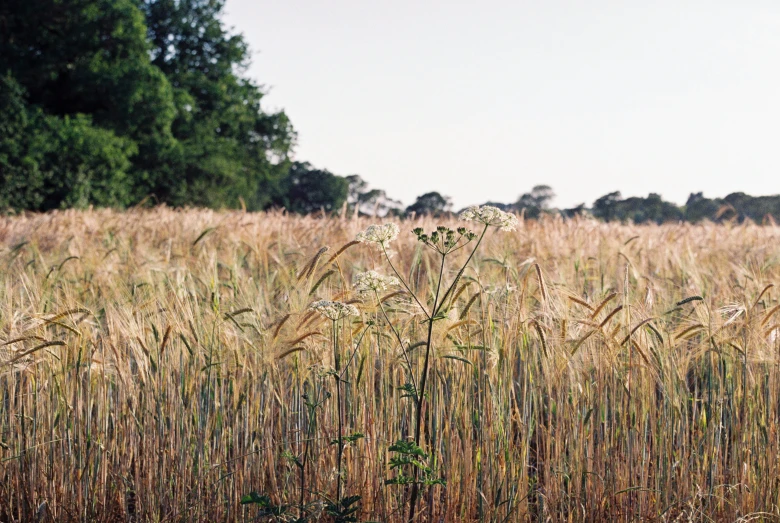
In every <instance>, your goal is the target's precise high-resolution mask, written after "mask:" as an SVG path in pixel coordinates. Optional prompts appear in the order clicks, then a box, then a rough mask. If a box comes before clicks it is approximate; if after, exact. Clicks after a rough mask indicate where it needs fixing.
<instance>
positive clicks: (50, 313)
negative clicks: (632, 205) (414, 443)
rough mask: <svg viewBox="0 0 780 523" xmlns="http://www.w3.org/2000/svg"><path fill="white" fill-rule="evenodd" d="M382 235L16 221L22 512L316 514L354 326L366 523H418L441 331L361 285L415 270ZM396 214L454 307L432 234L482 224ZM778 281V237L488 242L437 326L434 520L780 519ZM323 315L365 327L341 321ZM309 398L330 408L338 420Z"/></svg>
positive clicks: (530, 229)
mask: <svg viewBox="0 0 780 523" xmlns="http://www.w3.org/2000/svg"><path fill="white" fill-rule="evenodd" d="M372 223H381V222H377V221H375V220H373V219H369V218H359V217H341V218H314V217H292V216H286V215H283V214H252V213H241V212H214V211H207V210H182V211H174V210H171V209H166V208H157V209H152V210H131V211H127V212H122V213H120V212H114V211H108V210H101V211H62V212H53V213H49V214H42V215H36V214H31V215H21V216H17V217H4V218H2V219H0V270H1V271H2V272H0V274H1V275H2V280H1V281H0V295H1V296H2V302H1V303H0V331H1V332H2V334H1V335H0V344H2V345H1V346H0V521H115V520H123V521H139V522H140V521H253V520H255V519H256V517H257V514H258V510H259V509H258V508H257V507H256V506H253V505H241V504H240V500H241V498H242V497H243V496H244V495H246V494H248V493H250V492H253V491H254V492H257V493H258V494H261V495H267V496H268V499H270V500H271V501H272V502H273V503H274V504H277V505H283V504H295V503H296V502H297V500H298V499H299V496H300V495H301V492H300V490H301V489H300V487H301V485H300V482H299V468H300V467H299V466H298V465H297V463H296V460H299V461H300V456H302V455H303V453H304V448H305V446H306V445H308V446H309V447H308V448H309V450H308V452H309V454H308V455H309V462H308V463H307V465H306V487H305V492H304V497H305V498H306V500H307V501H311V502H313V501H314V500H315V499H325V498H326V497H327V496H331V495H332V493H333V492H334V490H335V489H336V472H337V468H338V467H337V464H336V459H337V455H336V447H337V446H338V445H333V444H331V442H332V441H333V439H334V438H336V437H337V427H336V423H337V418H338V411H339V408H338V405H337V401H336V395H335V392H334V386H333V378H332V377H331V376H330V375H329V370H330V367H331V366H332V364H333V363H332V362H333V358H332V340H333V336H334V333H333V329H334V328H336V327H334V326H336V325H337V329H338V331H339V332H338V336H337V339H338V340H339V341H338V343H340V344H341V345H342V347H343V351H344V354H345V355H351V354H353V351H354V357H351V358H347V357H345V358H344V359H343V365H344V380H343V383H344V385H343V390H342V394H341V410H342V413H343V420H344V424H345V432H347V433H361V434H362V435H363V437H362V438H356V439H355V441H351V442H350V443H349V445H346V447H345V449H344V457H343V459H344V465H343V474H342V478H343V490H344V492H345V493H347V494H352V495H359V496H361V497H362V499H361V500H360V510H359V512H358V513H357V514H356V515H357V516H358V517H359V518H360V521H367V520H370V521H383V522H393V521H404V518H405V516H406V513H405V511H404V508H403V505H404V498H405V496H408V492H407V491H406V490H405V489H404V487H403V486H398V485H386V484H385V482H386V480H387V479H389V478H391V477H392V476H393V474H394V472H393V471H392V470H390V466H389V461H390V453H389V451H388V449H389V447H390V446H391V445H392V444H393V443H394V442H396V441H397V440H399V439H403V438H405V437H409V436H410V433H411V430H412V429H411V427H412V423H413V417H414V408H413V407H414V406H413V403H412V401H411V400H410V399H409V398H408V397H404V396H405V394H404V389H403V388H401V387H403V385H404V384H405V383H406V382H407V381H408V380H407V377H406V372H405V368H404V363H403V361H404V353H406V356H407V357H408V358H409V359H410V361H411V364H412V365H413V367H414V368H415V369H418V368H419V366H420V365H421V364H422V357H423V350H421V349H420V347H419V343H418V342H419V341H420V340H424V339H425V336H426V331H427V325H426V324H425V323H424V322H423V320H424V316H422V315H421V314H420V308H419V307H418V306H417V305H416V303H415V302H414V301H413V300H412V299H411V297H410V295H409V294H408V293H406V292H402V288H400V287H399V288H395V289H391V290H388V291H387V292H386V293H384V294H383V295H382V296H380V297H379V298H380V299H381V300H382V301H381V304H382V306H381V307H379V306H378V304H377V299H375V298H373V297H371V296H369V297H366V296H364V295H360V294H358V293H356V292H355V291H354V290H353V287H352V284H353V280H354V276H355V275H356V274H357V273H358V272H362V271H366V270H369V269H374V270H376V271H378V272H381V273H383V274H391V273H390V270H389V267H388V265H387V262H386V261H385V260H384V259H383V258H382V257H381V256H380V254H379V252H378V251H377V250H376V249H375V248H373V247H372V246H369V245H366V244H362V243H351V242H353V240H354V239H355V237H356V234H357V233H359V232H360V231H362V230H364V229H365V228H366V227H367V226H368V225H370V224H372ZM397 223H398V225H399V226H400V228H401V234H400V236H399V237H398V239H397V240H395V241H394V242H393V243H392V249H393V250H394V251H395V255H394V256H393V258H392V261H393V263H394V264H395V266H396V267H397V268H398V270H399V272H400V273H401V274H402V275H404V277H405V278H407V280H408V281H410V282H412V286H413V288H414V290H415V291H417V293H418V295H419V296H422V297H428V298H431V299H432V296H433V294H434V291H433V288H434V287H435V286H436V284H437V282H436V274H437V270H438V267H435V266H434V265H435V263H436V259H435V258H434V257H433V256H432V255H431V252H430V251H428V250H425V249H424V248H423V247H422V245H421V244H420V243H418V242H417V239H416V238H415V236H414V234H412V233H411V232H410V231H411V230H412V229H413V228H414V227H418V226H419V227H423V228H424V229H425V230H430V229H434V228H435V227H436V226H437V225H439V224H440V223H441V224H443V225H448V226H451V227H458V226H461V225H467V224H464V223H463V222H459V221H458V220H457V218H456V217H452V218H443V219H441V220H437V219H434V218H424V219H418V220H411V221H402V222H397ZM324 247H329V249H328V250H327V251H324V250H323V249H322V248H324ZM453 256H454V257H455V258H456V259H457V260H459V261H460V263H463V262H464V261H465V259H466V257H467V256H468V252H467V250H464V251H459V252H458V253H457V254H455V255H453ZM444 274H445V282H451V281H452V280H453V279H454V277H455V274H454V270H453V271H449V270H445V273H444ZM778 282H780V229H778V228H776V227H774V226H757V225H752V224H744V225H717V226H716V225H692V224H679V225H664V226H656V225H643V226H631V225H618V224H605V223H600V222H596V221H590V220H585V219H582V220H571V221H563V220H559V219H549V218H548V219H544V220H542V221H539V222H530V221H526V222H522V221H521V223H520V225H519V227H518V229H517V230H516V231H513V232H501V231H498V230H497V229H493V228H491V229H490V230H489V231H488V233H487V235H486V236H485V240H484V242H483V243H482V245H481V247H480V249H479V250H478V252H477V253H476V255H475V256H474V258H473V259H472V261H471V263H470V264H469V265H468V268H467V269H466V271H465V273H464V275H463V278H462V280H461V283H460V284H459V285H458V287H457V291H456V292H455V293H454V296H453V297H454V300H453V302H452V303H453V305H452V307H451V308H450V309H449V310H448V312H447V315H446V317H445V318H442V319H440V320H439V321H436V322H435V323H434V328H433V344H432V352H431V354H432V362H431V374H430V384H429V389H428V392H427V395H428V396H427V401H426V403H425V409H424V412H423V420H424V429H423V442H424V444H423V445H422V447H423V448H424V449H426V451H427V452H429V453H430V458H429V460H428V463H429V464H430V466H431V468H432V469H434V471H435V473H436V474H437V476H438V477H440V478H442V479H443V480H444V481H445V482H446V484H445V485H434V486H432V487H430V488H426V489H424V490H423V491H422V492H421V499H420V503H419V505H420V511H419V515H418V520H419V521H437V522H438V521H489V522H504V521H603V520H612V519H618V520H649V521H710V520H715V521H735V520H740V519H741V520H743V521H748V520H765V521H775V520H777V519H778V517H779V516H780V508H779V507H778V506H779V505H780V434H779V433H778V429H780V426H779V422H780V372H779V371H778V364H780V329H779V327H778V322H780V313H779V312H778V310H779V308H780V305H779V304H780V300H779V298H780V293H779V292H778V288H777V287H773V286H772V285H773V284H777V283H778ZM321 299H327V300H340V301H344V302H347V303H351V304H352V305H355V306H356V307H357V308H358V310H359V312H360V314H359V316H357V317H352V318H349V319H348V320H344V321H340V322H339V323H338V324H335V323H332V322H330V321H328V320H326V319H324V318H322V317H321V316H320V315H318V314H316V313H315V312H313V311H311V310H309V308H308V307H309V305H310V304H311V303H312V302H314V301H316V300H321ZM383 310H384V313H383V312H382V311H383ZM385 314H386V315H385ZM388 319H389V320H390V323H392V325H393V328H395V329H396V330H397V332H398V333H399V335H400V338H401V339H402V341H403V342H404V346H403V347H401V346H399V343H398V341H397V338H396V337H395V336H394V334H393V332H392V329H391V327H390V325H389V324H388V321H387V320H388ZM328 393H330V396H329V397H328ZM303 396H306V398H309V399H310V400H311V399H312V398H320V399H321V400H322V401H321V405H320V406H319V407H317V412H318V414H317V420H316V424H315V425H312V422H311V417H310V416H309V414H308V411H307V408H306V406H305V404H304V399H303ZM292 514H293V515H295V514H296V513H295V511H292ZM322 520H323V521H326V518H325V516H323V519H322Z"/></svg>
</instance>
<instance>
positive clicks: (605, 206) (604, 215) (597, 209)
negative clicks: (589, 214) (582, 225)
mask: <svg viewBox="0 0 780 523" xmlns="http://www.w3.org/2000/svg"><path fill="white" fill-rule="evenodd" d="M620 200H621V194H620V191H615V192H611V193H609V194H605V195H604V196H602V197H601V198H599V199H598V200H596V201H595V202H593V216H595V217H596V218H599V219H601V220H604V221H607V222H609V221H612V220H619V219H621V218H620V217H619V216H618V214H619V210H618V203H619V202H620Z"/></svg>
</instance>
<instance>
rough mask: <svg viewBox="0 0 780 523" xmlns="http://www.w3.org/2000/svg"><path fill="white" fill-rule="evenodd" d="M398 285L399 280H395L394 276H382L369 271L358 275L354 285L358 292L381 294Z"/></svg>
mask: <svg viewBox="0 0 780 523" xmlns="http://www.w3.org/2000/svg"><path fill="white" fill-rule="evenodd" d="M398 284H399V281H398V278H394V277H393V276H382V275H381V274H379V273H378V272H375V271H367V272H361V273H359V274H357V275H356V276H355V282H354V284H353V285H354V287H355V290H357V291H358V292H371V291H377V292H379V291H383V290H385V289H387V288H388V287H390V286H393V285H398Z"/></svg>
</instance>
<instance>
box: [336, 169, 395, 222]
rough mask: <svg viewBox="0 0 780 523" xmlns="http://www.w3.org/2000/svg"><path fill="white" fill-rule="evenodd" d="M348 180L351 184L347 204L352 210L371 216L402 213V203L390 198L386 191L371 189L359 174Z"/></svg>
mask: <svg viewBox="0 0 780 523" xmlns="http://www.w3.org/2000/svg"><path fill="white" fill-rule="evenodd" d="M346 179H347V182H348V183H349V190H348V194H347V203H348V204H349V206H350V209H352V210H354V209H357V210H358V212H360V213H362V214H367V215H369V216H387V215H388V214H400V213H401V211H402V209H403V207H402V206H401V202H400V201H398V200H393V199H392V198H390V197H388V196H387V193H386V192H385V191H384V190H382V189H369V188H368V183H367V182H366V181H365V180H363V178H361V177H360V176H359V175H357V174H351V175H349V176H347V177H346Z"/></svg>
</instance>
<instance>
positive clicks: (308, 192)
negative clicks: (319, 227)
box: [273, 162, 349, 214]
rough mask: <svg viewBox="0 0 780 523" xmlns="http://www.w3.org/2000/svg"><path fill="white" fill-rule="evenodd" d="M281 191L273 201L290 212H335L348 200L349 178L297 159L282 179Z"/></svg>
mask: <svg viewBox="0 0 780 523" xmlns="http://www.w3.org/2000/svg"><path fill="white" fill-rule="evenodd" d="M281 189H282V190H281V193H280V194H279V195H278V196H277V197H276V198H275V199H274V201H273V203H274V204H275V205H277V206H279V207H284V208H285V209H287V210H288V211H290V212H295V213H299V214H309V213H312V212H317V211H320V210H324V211H327V212H332V211H335V210H338V209H340V208H341V206H342V205H344V202H346V201H347V195H348V192H349V181H347V179H346V178H344V177H342V176H337V175H335V174H333V173H331V172H330V171H327V170H324V169H315V168H314V167H312V166H311V164H309V163H306V162H294V163H293V164H292V166H291V167H290V171H289V173H288V175H287V176H286V177H285V179H284V180H283V182H282V186H281Z"/></svg>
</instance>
